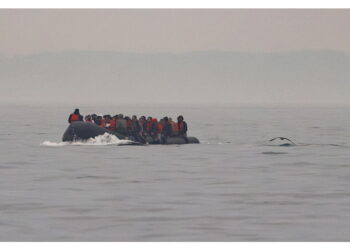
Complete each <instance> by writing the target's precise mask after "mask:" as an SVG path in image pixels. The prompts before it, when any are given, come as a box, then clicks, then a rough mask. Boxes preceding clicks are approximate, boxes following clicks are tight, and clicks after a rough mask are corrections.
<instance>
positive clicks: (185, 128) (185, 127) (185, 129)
mask: <svg viewBox="0 0 350 250" xmlns="http://www.w3.org/2000/svg"><path fill="white" fill-rule="evenodd" d="M184 132H185V133H186V132H187V123H186V122H184Z"/></svg>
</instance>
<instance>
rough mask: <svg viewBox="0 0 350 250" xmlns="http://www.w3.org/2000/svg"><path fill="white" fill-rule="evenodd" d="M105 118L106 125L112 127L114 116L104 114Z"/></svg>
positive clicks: (107, 127) (108, 127)
mask: <svg viewBox="0 0 350 250" xmlns="http://www.w3.org/2000/svg"><path fill="white" fill-rule="evenodd" d="M103 118H104V127H105V128H106V129H111V120H112V117H111V116H110V115H104V116H103Z"/></svg>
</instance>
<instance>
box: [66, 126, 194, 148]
mask: <svg viewBox="0 0 350 250" xmlns="http://www.w3.org/2000/svg"><path fill="white" fill-rule="evenodd" d="M105 133H109V134H112V135H115V136H116V137H118V138H119V139H126V137H125V136H124V135H122V134H120V133H117V132H114V131H111V130H108V129H105V128H101V127H99V126H97V125H96V124H94V123H88V122H72V123H71V124H70V125H69V127H68V128H67V129H66V131H65V132H64V134H63V138H62V140H63V141H68V142H71V141H77V140H88V139H90V138H94V137H96V136H99V135H103V134H105ZM146 141H147V142H148V143H149V144H159V142H157V141H153V140H152V138H150V137H148V138H146ZM191 143H199V140H198V139H197V138H196V137H191V136H190V137H187V141H186V139H185V138H183V137H169V138H168V139H167V142H166V144H191Z"/></svg>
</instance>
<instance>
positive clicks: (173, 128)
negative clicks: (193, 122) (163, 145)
mask: <svg viewBox="0 0 350 250" xmlns="http://www.w3.org/2000/svg"><path fill="white" fill-rule="evenodd" d="M169 124H170V126H171V135H172V136H177V135H178V128H177V123H176V122H174V121H173V119H172V118H171V117H169Z"/></svg>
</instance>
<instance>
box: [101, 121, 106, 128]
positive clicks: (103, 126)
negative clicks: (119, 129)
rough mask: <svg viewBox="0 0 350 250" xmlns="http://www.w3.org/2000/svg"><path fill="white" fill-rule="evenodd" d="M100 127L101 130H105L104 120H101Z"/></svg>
mask: <svg viewBox="0 0 350 250" xmlns="http://www.w3.org/2000/svg"><path fill="white" fill-rule="evenodd" d="M100 127H102V128H105V127H106V120H105V119H102V120H101V125H100Z"/></svg>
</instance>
